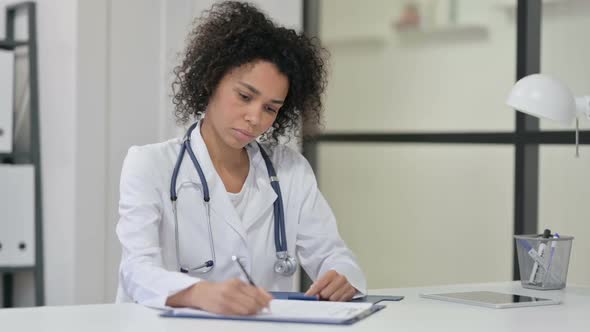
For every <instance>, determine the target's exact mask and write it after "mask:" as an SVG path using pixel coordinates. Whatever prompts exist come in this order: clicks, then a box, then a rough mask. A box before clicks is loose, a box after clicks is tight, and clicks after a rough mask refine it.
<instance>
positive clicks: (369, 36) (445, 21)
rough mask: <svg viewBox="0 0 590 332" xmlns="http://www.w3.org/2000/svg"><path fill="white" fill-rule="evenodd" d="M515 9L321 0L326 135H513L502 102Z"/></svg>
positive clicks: (509, 78)
mask: <svg viewBox="0 0 590 332" xmlns="http://www.w3.org/2000/svg"><path fill="white" fill-rule="evenodd" d="M514 3H515V2H514ZM508 4H510V2H508ZM514 9H515V5H512V6H510V5H506V1H499V0H486V1H477V2H475V1H465V0H454V1H453V0H449V1H389V0H380V1H371V2H362V1H357V0H323V1H322V2H321V7H320V33H319V34H320V38H321V40H322V42H323V43H324V45H325V46H326V47H327V48H328V50H329V51H330V53H331V61H330V62H331V76H330V79H329V86H328V90H327V94H326V110H327V112H326V128H325V129H326V131H327V132H334V131H338V132H341V131H346V132H391V131H396V132H407V131H411V132H421V131H422V132H423V131H437V132H439V131H444V132H448V131H510V130H513V129H514V112H513V111H512V110H510V109H509V108H508V107H507V106H505V105H504V101H505V99H506V97H507V94H508V92H509V91H510V87H511V86H512V85H513V83H514V79H515V68H516V56H515V55H516V20H515V18H514V15H507V14H508V13H510V11H511V10H512V11H514ZM413 22H414V23H413Z"/></svg>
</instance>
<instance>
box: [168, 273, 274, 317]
mask: <svg viewBox="0 0 590 332" xmlns="http://www.w3.org/2000/svg"><path fill="white" fill-rule="evenodd" d="M270 300H272V296H271V295H270V294H269V293H268V292H267V291H265V290H264V289H262V288H256V287H254V286H251V285H249V284H247V283H244V282H243V281H241V280H239V279H231V280H227V281H224V282H210V281H205V280H203V281H200V282H198V283H196V284H194V285H193V286H191V287H189V288H187V289H185V290H183V291H181V292H178V293H176V294H174V295H172V296H170V297H169V298H168V300H167V301H166V305H168V306H172V307H193V308H197V309H201V310H205V311H208V312H212V313H215V314H221V315H254V314H256V313H258V312H260V310H262V309H263V308H266V307H268V306H269V304H270Z"/></svg>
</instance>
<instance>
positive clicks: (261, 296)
mask: <svg viewBox="0 0 590 332" xmlns="http://www.w3.org/2000/svg"><path fill="white" fill-rule="evenodd" d="M202 19H203V22H202V23H201V24H200V25H197V26H196V28H195V29H194V31H193V32H192V34H191V35H190V38H189V39H190V40H189V44H188V47H187V50H186V55H185V58H184V60H183V62H182V63H181V65H180V66H179V67H177V68H176V70H175V73H176V80H175V83H174V87H175V89H174V90H175V96H174V103H175V105H176V115H177V117H178V119H179V122H180V123H188V122H189V121H190V122H193V121H194V122H193V123H192V125H191V126H190V127H189V129H188V131H187V133H186V135H185V136H184V137H183V138H179V139H173V140H169V141H167V142H163V143H158V144H151V145H146V146H140V147H137V146H134V147H131V148H130V149H129V152H128V154H127V157H126V158H125V161H124V165H123V170H122V173H121V185H120V203H119V214H120V219H119V223H118V225H117V235H118V237H119V240H120V242H121V245H122V252H123V253H122V259H121V265H120V270H119V288H118V294H117V301H119V302H126V301H135V302H138V303H141V304H144V305H147V306H152V307H165V306H173V307H177V306H184V307H194V308H200V309H202V310H206V311H210V312H214V313H220V314H237V315H247V314H254V313H256V312H258V311H259V310H261V309H262V308H264V307H266V306H268V305H269V301H270V300H271V299H272V297H271V295H269V293H268V292H267V291H289V290H291V289H292V287H293V283H294V280H293V278H294V273H295V270H296V268H297V266H298V265H301V266H302V268H303V269H305V271H306V272H307V274H308V275H309V276H310V277H311V278H312V279H313V280H314V283H313V284H312V286H311V287H310V288H309V289H308V290H307V293H306V294H307V295H313V296H318V297H320V298H322V299H326V300H332V301H347V300H350V299H351V298H352V297H353V296H354V295H355V294H362V293H365V292H366V281H365V277H364V275H363V273H362V271H361V269H360V268H359V266H358V264H357V262H356V260H355V258H354V257H353V255H352V253H351V252H350V250H349V249H348V248H347V247H346V245H345V244H344V242H343V241H342V239H341V238H340V236H339V234H338V230H337V227H336V220H335V218H334V215H333V213H332V211H331V210H330V207H329V206H328V203H327V202H326V200H325V199H324V197H323V196H322V194H321V193H320V191H319V190H318V187H317V183H316V179H315V177H314V174H313V172H312V169H311V167H310V166H309V164H308V163H307V161H306V160H305V159H304V158H303V157H302V156H301V155H300V154H299V153H298V152H296V151H294V150H292V149H290V148H288V147H286V146H283V145H281V144H279V143H278V139H279V138H280V137H282V136H284V135H285V134H290V133H297V132H298V128H299V126H298V125H299V124H300V123H301V122H302V121H316V122H317V121H318V119H319V113H320V111H321V106H322V103H321V94H322V93H323V90H324V88H325V85H326V64H325V61H324V59H323V57H322V49H321V48H320V47H318V46H316V45H315V44H314V43H313V42H312V41H311V40H309V39H308V38H306V37H305V36H303V35H300V34H297V33H296V32H295V31H293V30H290V29H286V28H282V27H278V26H276V25H274V23H273V22H272V21H270V20H269V19H268V18H267V17H266V16H265V15H264V14H262V13H261V12H260V11H258V10H257V9H256V8H255V7H253V6H252V5H249V4H245V3H239V2H224V3H220V4H217V5H214V6H213V7H212V8H211V10H210V11H208V12H207V16H205V17H203V18H202ZM195 120H196V121H195ZM258 138H260V140H261V141H262V142H263V144H259V143H257V139H258ZM232 258H233V259H232ZM236 260H237V261H238V262H239V263H240V264H241V265H242V266H243V268H244V270H245V273H244V271H242V269H241V268H240V265H239V264H237V263H238V262H236ZM246 273H247V275H249V277H250V278H251V280H252V281H253V282H252V283H250V282H248V279H246V278H245V276H246ZM254 285H256V286H254Z"/></svg>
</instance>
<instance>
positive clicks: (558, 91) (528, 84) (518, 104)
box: [506, 74, 576, 125]
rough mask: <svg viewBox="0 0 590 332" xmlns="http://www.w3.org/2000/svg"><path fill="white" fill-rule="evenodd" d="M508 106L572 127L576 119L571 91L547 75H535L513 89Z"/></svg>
mask: <svg viewBox="0 0 590 332" xmlns="http://www.w3.org/2000/svg"><path fill="white" fill-rule="evenodd" d="M506 103H507V104H508V106H510V107H512V108H514V109H516V110H517V111H521V112H523V113H527V114H530V115H532V116H536V117H539V118H545V119H549V120H553V121H557V122H559V123H561V124H564V125H570V124H571V123H572V121H573V120H574V119H575V117H576V101H575V99H574V95H573V94H572V92H571V91H570V89H569V88H568V87H567V86H566V85H565V84H563V83H561V82H560V81H558V80H555V79H553V78H551V77H549V76H547V75H542V74H533V75H529V76H526V77H523V78H522V79H520V80H519V81H518V82H516V84H514V86H513V87H512V91H510V95H509V96H508V100H506Z"/></svg>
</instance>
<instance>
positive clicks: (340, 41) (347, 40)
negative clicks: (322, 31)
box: [321, 34, 387, 47]
mask: <svg viewBox="0 0 590 332" xmlns="http://www.w3.org/2000/svg"><path fill="white" fill-rule="evenodd" d="M321 41H322V44H323V45H324V46H325V47H347V46H354V47H357V46H361V45H364V46H383V45H385V44H386V43H387V37H386V36H385V35H383V36H380V35H377V34H373V35H369V34H366V35H360V34H358V35H351V36H331V37H328V38H321Z"/></svg>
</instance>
